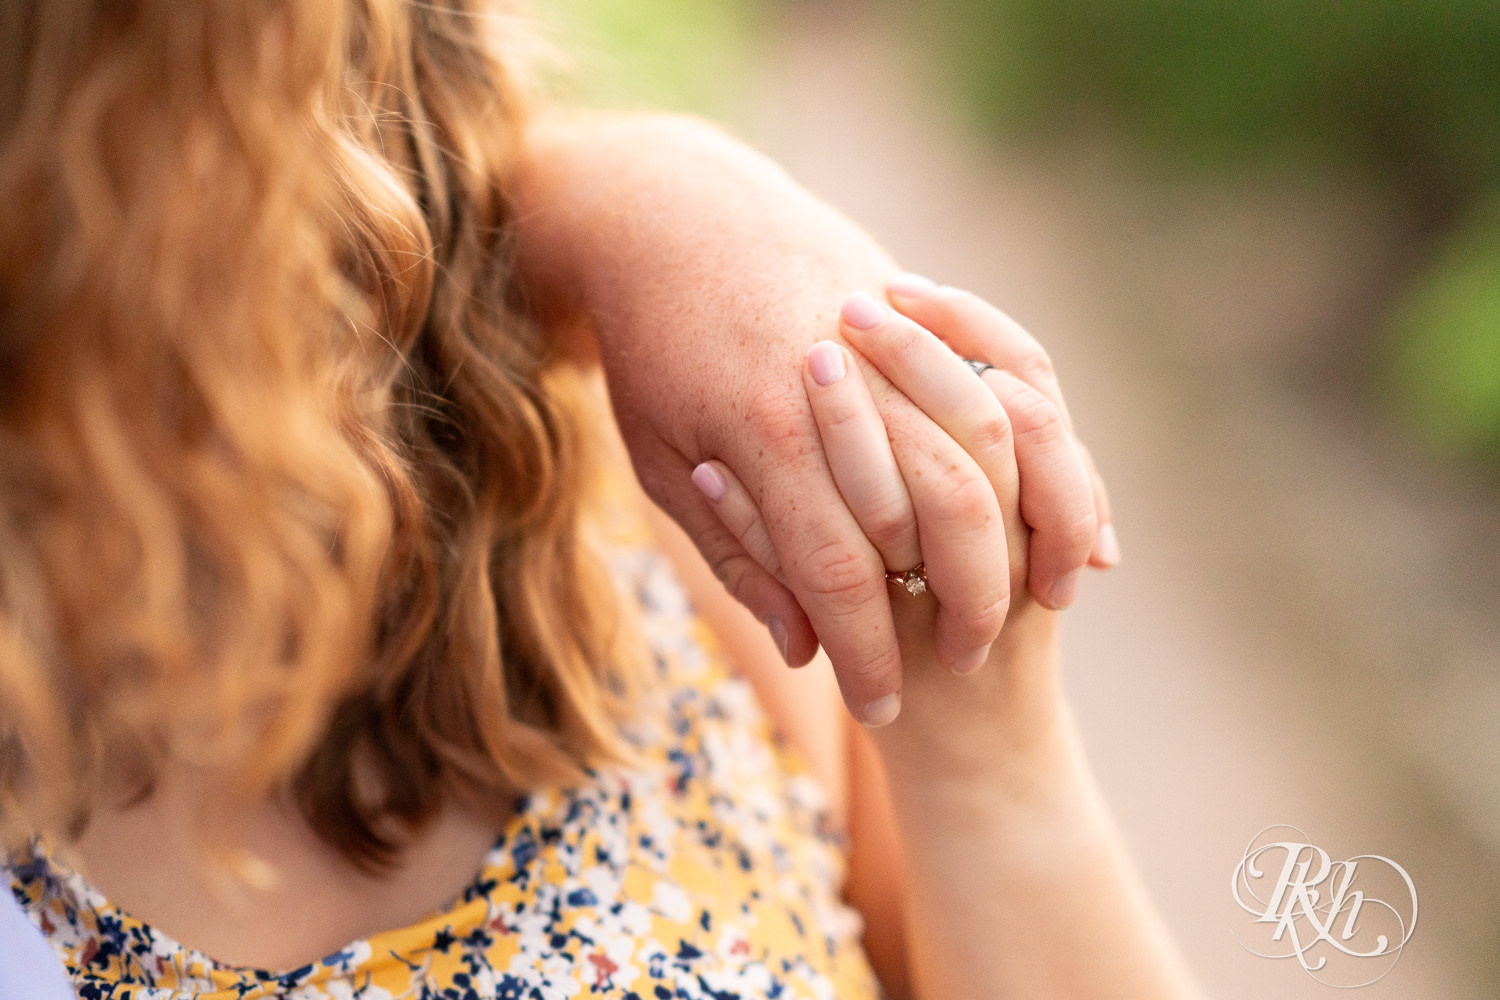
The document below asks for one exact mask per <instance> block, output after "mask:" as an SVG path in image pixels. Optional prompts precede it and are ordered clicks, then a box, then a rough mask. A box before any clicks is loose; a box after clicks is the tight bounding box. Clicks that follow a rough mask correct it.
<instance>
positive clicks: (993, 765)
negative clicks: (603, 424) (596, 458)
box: [698, 289, 1198, 1000]
mask: <svg viewBox="0 0 1500 1000" xmlns="http://www.w3.org/2000/svg"><path fill="white" fill-rule="evenodd" d="M917 298H920V299H924V300H926V301H924V302H923V303H920V304H917V303H910V304H909V303H907V302H904V301H902V300H903V297H902V296H895V295H893V301H896V302H898V303H901V307H902V308H903V309H904V310H907V311H910V312H917V311H919V310H925V311H924V312H923V316H924V319H925V320H926V321H927V322H928V323H930V324H931V325H932V326H933V327H935V328H936V330H937V332H938V333H940V334H942V337H943V340H941V341H940V340H939V339H938V337H937V336H934V334H933V333H930V332H928V330H926V329H924V328H922V327H921V326H918V325H917V324H916V323H914V322H913V321H912V320H910V319H909V318H907V317H905V316H899V315H896V314H894V313H890V312H888V311H882V310H876V309H874V308H873V303H870V302H868V301H860V300H859V299H858V298H855V299H853V300H851V302H849V303H846V305H845V309H844V313H843V315H844V320H845V327H846V328H845V331H844V332H845V336H846V337H847V338H848V339H849V341H850V342H851V343H853V344H854V345H855V346H856V347H857V348H858V350H859V351H860V352H861V354H862V355H863V356H864V357H865V358H866V359H868V361H869V362H871V363H872V364H873V366H874V369H875V370H878V371H879V372H880V373H881V374H883V375H884V377H886V378H888V379H889V380H890V382H891V383H892V384H893V385H894V386H896V387H897V388H899V389H900V390H901V391H902V392H904V393H905V394H906V395H907V396H908V397H909V398H910V399H911V400H912V401H913V402H914V403H916V404H917V405H918V406H920V407H921V408H922V410H923V412H924V413H925V414H926V415H927V416H928V417H930V418H931V421H932V423H933V424H934V426H936V427H939V428H941V429H942V431H943V433H942V434H939V435H933V436H930V437H929V438H928V439H927V440H926V441H925V442H923V445H924V446H922V447H917V448H915V449H913V450H912V451H911V453H910V454H907V453H905V450H904V449H903V448H901V447H899V446H897V445H895V444H894V442H893V441H891V440H889V439H888V438H887V436H886V433H885V430H886V428H885V426H884V425H883V423H882V420H881V417H880V414H879V413H878V411H877V409H876V407H875V404H874V402H873V400H872V398H871V396H870V393H869V391H868V389H867V388H866V386H865V382H864V379H863V377H862V376H861V374H860V372H859V370H858V368H857V367H856V364H855V362H856V355H855V354H854V353H852V352H850V351H849V350H847V349H846V348H844V347H842V346H841V345H838V344H835V343H832V342H828V341H825V342H822V343H819V344H816V345H814V347H813V348H812V349H811V350H810V351H809V352H808V358H807V365H806V368H805V370H804V385H805V387H806V391H807V394H808V401H809V405H810V407H811V409H812V412H813V414H814V416H815V418H816V420H817V424H818V428H819V433H820V439H821V441H822V444H823V451H824V454H825V455H826V457H827V462H828V467H829V469H830V471H831V474H832V477H833V479H834V480H835V482H837V484H838V486H839V489H840V491H841V493H842V494H843V496H844V498H845V500H846V502H847V503H848V505H849V509H850V510H851V511H853V512H854V514H855V516H856V518H858V519H860V523H861V524H862V525H863V524H867V523H869V522H870V520H871V518H872V517H873V516H874V515H875V514H876V513H877V512H879V511H883V510H886V509H889V508H890V507H892V506H893V505H895V506H899V505H900V503H901V496H902V495H903V491H904V485H905V484H909V483H919V482H921V481H922V480H924V479H927V478H931V477H941V476H943V475H945V474H947V473H948V472H949V471H950V470H954V469H956V468H960V467H962V466H963V463H965V462H970V463H973V465H975V466H976V467H977V468H978V469H980V470H981V472H982V474H983V476H984V478H985V479H986V480H987V482H988V483H989V484H990V488H991V490H992V492H991V493H990V494H989V497H988V498H987V500H985V501H984V502H982V503H981V499H982V498H975V499H974V501H973V502H974V503H975V504H976V505H977V506H976V509H975V511H974V512H973V513H975V514H979V513H980V508H982V509H983V513H984V514H986V515H987V516H991V517H993V518H995V519H998V520H999V521H1001V522H1002V523H1003V524H1004V528H1005V533H1006V536H1007V538H1008V540H1009V542H1010V544H1009V546H1008V555H1007V558H1006V561H1005V563H1004V570H1005V572H1006V575H1007V576H1008V580H1009V586H1010V596H1009V615H1008V617H1007V620H1006V623H1005V627H1004V630H1003V631H1002V632H1001V633H1000V636H999V639H998V640H997V641H996V642H995V643H994V645H993V647H991V648H990V649H989V650H988V651H987V653H986V655H985V656H984V657H982V658H977V657H976V658H974V659H973V660H970V659H964V660H961V661H960V662H958V663H954V664H953V665H952V669H949V668H947V667H945V666H944V660H943V657H941V656H940V655H939V654H938V652H937V648H936V645H935V642H934V639H933V636H934V624H935V622H936V621H937V620H938V619H939V617H940V616H941V615H942V614H943V606H942V601H943V599H944V598H943V594H942V593H941V592H939V591H938V588H937V587H934V588H933V590H934V593H933V594H924V595H919V596H907V595H905V594H904V593H903V594H899V595H898V596H897V597H895V598H894V601H895V604H894V610H895V621H896V628H897V633H898V636H899V637H900V642H901V652H902V657H903V663H904V664H905V674H904V677H903V682H904V684H905V688H906V691H905V693H906V698H907V701H906V709H905V710H904V711H902V712H901V714H900V717H899V718H894V719H891V718H890V716H891V715H892V714H893V710H894V707H895V706H894V704H889V705H887V706H886V711H884V712H880V711H876V712H875V713H874V714H875V716H876V717H875V718H873V719H869V720H868V721H872V722H877V723H878V722H881V721H886V722H889V724H888V725H885V726H883V727H881V728H879V729H877V730H876V731H875V732H874V733H873V734H872V735H873V737H874V742H875V745H876V746H877V748H878V749H879V751H880V756H881V757H882V758H883V761H884V764H885V768H884V771H885V774H886V775H887V777H888V780H889V789H890V796H891V798H890V815H891V817H892V819H893V820H894V821H895V823H896V824H897V826H898V827H899V830H900V836H899V837H898V838H897V839H898V841H899V843H900V844H901V850H900V854H901V862H900V865H899V868H900V869H901V870H903V871H904V876H903V878H902V879H901V882H902V884H903V886H904V887H905V889H904V900H903V907H902V911H903V914H904V921H903V922H904V924H905V927H906V932H905V936H906V940H907V941H908V948H907V951H908V958H909V962H910V973H911V980H912V982H913V983H914V985H915V986H916V995H917V996H918V997H931V998H935V997H943V998H944V1000H960V998H968V997H973V998H976V1000H978V998H989V997H996V996H1017V997H1022V996H1024V997H1032V998H1043V1000H1045V998H1056V1000H1062V998H1068V1000H1127V998H1129V1000H1147V998H1150V1000H1187V998H1196V997H1197V996H1198V993H1197V990H1196V987H1195V986H1194V984H1193V982H1192V978H1191V976H1190V974H1189V973H1188V972H1187V971H1186V969H1185V967H1184V965H1183V963H1182V961H1181V959H1180V958H1179V957H1178V956H1177V955H1176V953H1175V951H1174V950H1173V947H1172V944H1171V941H1170V939H1169V938H1168V937H1167V935H1166V933H1165V931H1164V930H1163V928H1162V926H1161V924H1160V921H1159V919H1158V917H1157V916H1156V914H1155V912H1154V911H1153V909H1152V907H1151V905H1150V902H1149V900H1148V899H1147V898H1146V896H1145V893H1144V891H1143V890H1142V888H1141V886H1140V884H1139V881H1138V880H1137V878H1136V877H1135V874H1134V872H1133V871H1132V868H1131V865H1130V861H1129V858H1128V857H1127V855H1126V853H1125V850H1124V847H1123V845H1122V843H1121V841H1120V838H1119V836H1118V834H1117V833H1116V832H1115V830H1114V826H1113V822H1112V821H1111V819H1110V817H1109V815H1108V811H1107V809H1106V808H1105V805H1104V803H1103V800H1102V797H1101V796H1100V795H1099V792H1098V789H1097V787H1096V785H1095V783H1094V781H1093V778H1092V775H1091V774H1090V771H1089V768H1088V765H1087V762H1086V761H1085V759H1084V757H1083V754H1082V751H1081V749H1080V746H1079V741H1078V739H1077V735H1076V733H1075V732H1074V729H1073V726H1072V722H1071V719H1070V717H1069V713H1068V710H1067V706H1066V702H1065V700H1064V697H1063V693H1062V685H1061V681H1060V676H1059V659H1058V645H1057V623H1058V617H1059V616H1058V614H1057V613H1056V612H1055V611H1053V610H1050V609H1048V608H1046V607H1044V606H1042V604H1041V603H1040V602H1038V600H1037V599H1036V597H1035V595H1034V594H1033V589H1034V586H1035V585H1034V583H1030V582H1028V581H1034V580H1035V579H1036V567H1035V565H1034V562H1035V560H1036V558H1040V556H1037V555H1036V553H1037V552H1038V546H1036V545H1028V544H1027V535H1028V533H1031V532H1033V529H1035V532H1034V538H1033V540H1039V539H1040V538H1041V536H1042V535H1043V534H1044V533H1045V532H1048V531H1055V532H1058V533H1059V538H1060V539H1065V538H1067V529H1068V528H1069V527H1070V526H1073V525H1075V524H1076V522H1077V521H1079V520H1080V519H1084V518H1083V515H1082V514H1081V513H1080V512H1082V511H1088V512H1089V513H1090V514H1091V513H1092V504H1093V501H1092V499H1091V498H1090V496H1089V492H1090V490H1091V484H1090V479H1089V476H1088V475H1087V474H1086V473H1085V472H1084V471H1083V468H1082V459H1081V457H1080V456H1079V455H1078V454H1077V452H1076V450H1075V449H1073V448H1072V446H1071V445H1070V444H1069V443H1068V442H1069V438H1068V435H1067V433H1066V428H1065V426H1064V425H1063V424H1064V416H1063V411H1062V409H1061V408H1060V406H1058V405H1054V404H1053V403H1051V401H1050V400H1047V398H1046V397H1045V396H1044V395H1043V394H1042V393H1040V392H1039V391H1038V390H1037V389H1035V388H1033V387H1032V386H1031V385H1028V384H1027V383H1025V382H1022V381H1021V380H1020V379H1018V378H1016V377H1015V376H1014V375H1011V374H1010V373H1008V372H1001V371H995V370H993V369H992V370H986V371H984V372H982V373H981V374H980V375H978V376H976V374H975V372H974V371H973V370H972V369H971V368H970V367H969V366H968V365H967V364H966V363H965V362H964V361H963V360H962V359H960V358H959V357H958V355H956V354H955V353H954V352H953V351H952V350H950V345H951V346H958V345H962V346H961V348H960V349H962V350H963V351H964V352H965V353H966V354H978V355H980V359H987V358H988V357H991V356H993V355H990V354H988V351H991V350H994V349H995V348H994V343H995V341H994V338H995V337H997V336H1002V335H1004V334H1005V333H1006V332H1007V330H1006V326H1007V324H1008V321H1006V320H1004V318H1003V317H1001V316H1000V314H998V313H997V312H995V311H994V310H992V309H990V308H989V307H987V306H985V305H984V304H983V303H980V302H979V301H978V300H976V299H973V298H972V297H970V296H966V295H964V294H963V293H960V292H956V291H951V290H942V291H938V290H935V289H926V290H923V291H922V294H920V295H918V296H917ZM851 318H852V319H853V320H854V322H852V323H851V322H850V320H851ZM943 341H946V343H944V342H943ZM704 470H712V472H713V474H714V476H715V477H717V479H718V480H720V481H721V482H722V489H719V490H717V491H716V492H717V493H718V494H719V499H718V500H717V502H716V504H715V506H716V508H717V509H718V510H719V511H720V512H721V514H722V516H723V517H724V518H725V522H726V524H731V525H733V526H734V529H735V530H736V532H737V533H738V534H739V535H740V536H741V537H743V538H745V539H746V540H747V547H754V546H755V542H754V536H755V535H756V534H757V533H758V532H760V531H761V530H762V528H761V526H760V522H759V516H758V513H757V510H756V506H755V504H754V502H753V498H752V497H751V495H750V494H749V492H748V491H746V490H745V489H744V487H743V486H742V485H741V484H740V483H739V482H738V480H736V479H734V478H733V476H732V474H731V473H730V472H729V471H728V470H727V469H725V468H723V467H722V466H720V465H718V464H716V463H706V464H705V465H704V466H701V467H700V469H699V471H698V478H700V479H701V478H703V477H704V476H705V475H706V472H705V471H704ZM910 502H911V503H912V505H913V506H914V507H915V506H920V504H919V501H918V500H917V499H916V496H915V494H912V495H911V499H910ZM966 520H969V519H968V518H960V519H958V521H956V522H954V524H953V525H946V524H944V523H943V522H940V521H937V520H933V519H931V518H929V519H927V520H923V521H922V525H923V527H922V530H921V534H920V544H921V554H922V555H923V556H926V557H927V558H928V559H929V560H931V559H933V558H938V559H949V558H952V559H959V560H962V559H963V557H964V538H965V535H964V528H963V522H964V521H966ZM939 526H946V527H952V528H953V535H952V537H950V538H939V537H936V536H935V535H934V534H933V532H934V531H935V530H937V529H938V527H939ZM1074 544H1077V543H1076V542H1075V543H1074ZM1085 551H1086V550H1085ZM1028 553H1032V555H1031V556H1030V557H1028ZM905 554H906V553H902V555H903V557H904V556H905ZM955 674H961V675H960V676H955ZM858 792H859V790H858V789H856V794H858ZM856 849H857V845H856Z"/></svg>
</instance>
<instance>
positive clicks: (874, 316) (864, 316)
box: [839, 292, 890, 330]
mask: <svg viewBox="0 0 1500 1000" xmlns="http://www.w3.org/2000/svg"><path fill="white" fill-rule="evenodd" d="M839 315H841V316H842V317H843V318H844V322H845V323H848V324H849V325H850V326H852V327H854V329H856V330H870V329H873V328H874V327H877V326H879V325H880V324H881V322H883V321H884V320H885V318H886V317H887V316H889V315H890V313H888V312H886V310H885V306H883V305H881V304H880V303H879V302H876V301H875V300H874V299H872V298H870V297H869V296H868V295H866V294H865V293H864V292H855V293H854V294H853V295H851V296H849V297H848V298H847V299H845V300H844V307H843V308H842V309H840V310H839Z"/></svg>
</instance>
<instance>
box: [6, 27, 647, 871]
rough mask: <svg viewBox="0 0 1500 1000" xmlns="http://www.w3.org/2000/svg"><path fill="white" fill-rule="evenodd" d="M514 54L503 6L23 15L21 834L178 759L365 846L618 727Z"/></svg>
mask: <svg viewBox="0 0 1500 1000" xmlns="http://www.w3.org/2000/svg"><path fill="white" fill-rule="evenodd" d="M524 37H525V32H524V29H523V27H522V25H521V24H520V23H519V21H518V20H517V15H516V14H515V12H514V11H512V10H510V9H509V8H503V7H502V8H497V6H496V4H494V3H486V2H484V0H440V2H433V3H426V2H416V0H346V2H334V0H318V2H311V0H280V2H266V3H241V2H231V0H206V2H202V3H187V4H184V3H181V2H179V0H108V2H106V0H9V2H7V3H6V4H5V6H4V12H3V14H0V143H3V147H0V204H3V205H4V206H5V209H4V211H3V214H0V813H3V815H4V817H5V818H6V819H7V821H8V822H9V823H10V826H11V828H12V830H11V832H12V834H15V833H17V832H24V833H34V832H38V831H40V832H53V833H60V834H66V833H67V832H69V831H71V832H74V833H76V832H77V831H78V830H79V829H81V824H83V823H84V822H86V819H87V815H88V813H89V811H90V809H91V808H92V807H96V806H97V805H98V804H99V803H100V802H102V801H106V800H107V798H108V797H109V796H113V795H117V794H120V790H122V789H128V790H130V791H131V793H132V794H136V795H144V794H148V793H149V790H150V788H151V787H152V782H153V779H154V778H156V777H157V776H158V775H159V774H160V773H161V769H162V768H163V767H164V766H165V765H167V764H168V763H171V764H173V765H174V766H175V765H186V766H189V767H193V768H203V769H206V770H207V773H212V774H215V775H218V776H222V780H223V781H224V782H225V785H224V788H225V794H224V795H223V796H221V798H223V799H225V800H229V801H239V802H245V801H252V800H258V798H257V797H263V796H264V795H266V794H269V793H272V792H273V791H286V792H289V793H290V794H291V796H292V797H293V798H294V799H295V801H296V803H297V804H298V806H299V807H300V809H301V810H302V812H303V814H304V815H305V816H306V818H307V820H308V821H309V822H310V823H311V825H312V827H313V828H314V829H315V830H316V831H317V833H318V834H319V835H320V836H321V837H323V838H324V839H325V840H326V841H328V842H329V843H331V844H333V845H334V846H336V847H337V848H338V849H339V850H340V851H341V852H342V853H343V854H344V855H346V856H347V857H349V858H350V859H351V860H353V861H355V862H356V863H359V864H362V865H365V866H368V867H378V866H380V865H382V864H384V863H388V862H389V861H391V860H392V859H393V858H394V857H395V855H396V853H397V852H398V851H399V849H400V847H401V846H402V844H403V843H404V841H405V838H406V837H407V836H409V834H410V833H411V832H412V831H413V830H415V829H417V828H419V827H420V826H421V824H422V823H423V822H424V821H425V820H427V819H429V818H430V817H432V816H433V815H434V813H435V811H436V810H437V808H438V806H439V805H440V804H441V803H443V802H445V801H450V800H458V801H461V802H464V803H467V804H469V805H471V806H472V807H475V808H479V809H488V810H490V811H492V812H496V813H497V814H498V813H499V812H500V811H502V810H503V807H504V805H505V804H508V802H509V798H508V793H513V792H514V791H515V790H516V789H521V788H530V787H534V786H537V785H539V784H552V783H562V782H567V781H570V780H574V779H576V778H577V777H578V775H579V774H580V773H581V771H580V769H581V768H582V767H584V766H585V765H586V764H587V763H588V762H589V761H590V760H591V759H593V758H594V757H596V756H599V755H605V756H608V755H609V754H610V753H611V752H612V751H613V749H614V748H615V747H616V744H615V734H616V733H617V725H616V722H617V718H618V714H619V712H620V710H621V709H620V702H621V700H620V697H619V691H620V685H619V684H618V683H616V681H617V678H615V677H614V674H613V668H611V667H610V666H609V664H610V663H611V660H612V657H613V655H614V650H615V643H616V637H617V635H618V624H619V622H618V619H617V617H616V614H617V613H616V609H615V608H614V591H613V588H612V586H611V585H610V583H609V582H608V580H607V578H606V577H604V576H603V575H602V573H601V570H600V568H599V566H598V562H597V559H596V558H595V557H594V555H593V554H592V552H591V551H590V550H589V547H588V546H587V545H585V544H584V542H583V541H582V538H583V536H582V535H581V534H580V530H579V528H580V521H579V518H580V510H581V507H582V503H583V495H584V483H585V476H584V461H585V454H584V451H585V444H586V441H585V435H584V429H583V426H582V419H581V417H580V412H581V402H580V393H581V389H580V387H579V385H578V384H577V380H575V379H573V378H571V377H570V375H569V372H568V369H567V366H566V365H563V364H560V363H559V362H558V360H557V359H556V358H555V357H554V356H553V354H554V353H555V352H554V349H553V348H552V347H551V346H550V344H549V340H548V339H547V338H546V337H544V336H543V334H542V332H541V331H539V330H538V329H537V328H536V327H535V326H534V325H533V324H531V323H529V322H527V321H526V319H525V318H524V316H523V315H522V313H521V311H520V310H519V308H518V304H517V303H516V302H515V301H514V291H513V288H512V284H511V281H510V263H509V261H510V258H511V256H512V255H511V251H510V246H509V238H508V234H509V233H510V227H509V225H508V223H509V221H510V216H511V213H512V206H511V204H510V203H509V202H508V201H507V179H508V177H509V176H510V174H511V172H512V170H513V168H514V164H515V161H516V157H517V151H518V146H519V142H520V137H521V131H522V127H523V124H524V114H525V101H524V100H523V88H522V86H521V81H520V80H519V78H518V77H517V75H516V73H515V70H516V67H517V65H518V64H520V62H521V60H520V58H519V56H518V53H517V51H516V46H517V45H518V44H519V43H520V42H522V41H523V40H524ZM231 812H232V810H228V811H226V813H225V816H222V817H220V819H221V820H224V819H226V818H227V817H229V814H230V813H231ZM205 822H206V823H207V822H209V821H208V820H205ZM210 825H211V824H210ZM226 829H227V827H226Z"/></svg>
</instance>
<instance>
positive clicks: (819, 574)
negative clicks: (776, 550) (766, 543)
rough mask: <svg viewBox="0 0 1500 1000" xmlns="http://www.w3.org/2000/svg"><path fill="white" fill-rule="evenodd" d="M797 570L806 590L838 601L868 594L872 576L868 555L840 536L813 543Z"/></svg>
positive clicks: (842, 602)
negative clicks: (831, 539) (840, 538)
mask: <svg viewBox="0 0 1500 1000" xmlns="http://www.w3.org/2000/svg"><path fill="white" fill-rule="evenodd" d="M797 571H798V572H797V575H798V576H799V577H801V578H802V580H803V581H804V589H805V590H806V591H807V592H808V593H809V594H811V595H813V596H815V597H820V598H824V599H827V600H831V601H833V602H834V603H837V604H852V603H856V602H857V601H859V599H860V598H862V597H865V596H867V594H866V592H867V591H868V590H869V587H870V583H871V580H872V579H873V578H874V576H875V567H874V566H872V565H871V561H870V559H869V558H868V557H867V556H865V555H864V554H862V553H860V552H859V550H858V549H856V548H855V547H853V546H851V545H849V544H848V543H847V542H843V541H839V540H834V541H829V542H824V543H822V544H820V545H817V546H814V547H813V548H812V549H811V550H810V551H809V552H808V553H807V554H806V555H805V556H803V557H802V559H801V560H799V562H798V566H797ZM882 575H883V574H882Z"/></svg>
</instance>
